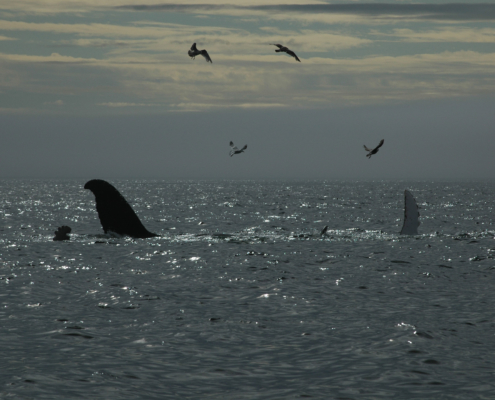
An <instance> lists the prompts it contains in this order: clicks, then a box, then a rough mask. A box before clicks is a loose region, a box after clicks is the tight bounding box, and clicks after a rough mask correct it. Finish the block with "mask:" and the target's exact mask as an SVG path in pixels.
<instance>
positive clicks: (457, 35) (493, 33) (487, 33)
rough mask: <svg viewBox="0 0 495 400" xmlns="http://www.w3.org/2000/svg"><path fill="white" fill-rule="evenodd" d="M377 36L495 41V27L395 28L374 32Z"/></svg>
mask: <svg viewBox="0 0 495 400" xmlns="http://www.w3.org/2000/svg"><path fill="white" fill-rule="evenodd" d="M373 34H374V35H377V36H387V37H391V38H398V39H399V40H402V41H405V42H416V43H425V42H456V43H495V29H493V28H481V29H473V28H463V27H456V28H455V29H454V28H440V29H435V30H428V31H414V30H412V29H394V30H393V33H381V32H376V31H375V32H373Z"/></svg>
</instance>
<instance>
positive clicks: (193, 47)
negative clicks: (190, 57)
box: [191, 43, 198, 51]
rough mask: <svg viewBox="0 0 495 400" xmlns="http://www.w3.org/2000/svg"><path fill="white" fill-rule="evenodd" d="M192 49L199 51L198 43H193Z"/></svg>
mask: <svg viewBox="0 0 495 400" xmlns="http://www.w3.org/2000/svg"><path fill="white" fill-rule="evenodd" d="M191 50H192V51H198V49H197V48H196V43H193V45H192V46H191Z"/></svg>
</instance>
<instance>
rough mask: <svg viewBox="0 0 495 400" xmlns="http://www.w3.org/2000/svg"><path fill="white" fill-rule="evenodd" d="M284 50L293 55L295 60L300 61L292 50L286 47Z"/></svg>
mask: <svg viewBox="0 0 495 400" xmlns="http://www.w3.org/2000/svg"><path fill="white" fill-rule="evenodd" d="M285 52H286V53H287V54H289V55H290V56H292V57H294V58H295V59H296V60H297V61H299V62H301V60H300V59H299V58H297V56H296V53H294V52H293V51H292V50H289V49H287V50H285Z"/></svg>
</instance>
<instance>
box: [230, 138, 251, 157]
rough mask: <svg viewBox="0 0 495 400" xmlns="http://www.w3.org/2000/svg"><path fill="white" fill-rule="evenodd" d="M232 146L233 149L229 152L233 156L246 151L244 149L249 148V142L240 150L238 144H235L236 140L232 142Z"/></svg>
mask: <svg viewBox="0 0 495 400" xmlns="http://www.w3.org/2000/svg"><path fill="white" fill-rule="evenodd" d="M230 147H232V149H231V150H230V153H229V154H230V156H231V157H232V156H233V155H234V154H240V153H244V150H246V149H247V144H245V145H244V147H243V148H242V149H240V150H239V149H238V148H237V147H236V146H234V142H230Z"/></svg>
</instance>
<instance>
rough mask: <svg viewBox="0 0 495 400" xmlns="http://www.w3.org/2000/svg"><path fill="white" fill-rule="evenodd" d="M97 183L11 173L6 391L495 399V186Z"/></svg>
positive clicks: (0, 205) (0, 269)
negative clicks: (411, 210)
mask: <svg viewBox="0 0 495 400" xmlns="http://www.w3.org/2000/svg"><path fill="white" fill-rule="evenodd" d="M84 183H85V181H79V180H77V181H76V180H74V181H72V180H46V181H42V180H3V181H0V193H1V196H0V398H2V399H82V398H86V399H297V398H315V399H384V398H389V399H447V398H448V399H494V398H495V259H494V257H495V240H494V236H495V226H494V210H493V207H494V202H495V183H493V182H398V181H394V182H383V181H377V182H332V181H308V182H295V181H286V182H284V181H273V182H268V181H266V182H265V181H177V182H169V181H158V180H155V181H152V180H110V183H112V184H113V185H114V186H115V187H116V188H117V189H118V190H119V191H120V192H121V193H122V195H123V196H124V197H125V198H126V199H127V201H128V202H129V203H130V204H131V206H132V207H133V208H134V210H135V211H136V213H137V215H138V216H139V217H140V219H141V221H142V222H143V224H144V225H145V226H146V228H147V229H148V230H150V231H152V232H155V233H158V234H160V235H161V236H160V237H157V238H151V239H136V240H133V239H130V238H125V237H112V236H110V235H105V234H103V230H102V227H101V224H100V222H99V219H98V215H97V213H96V208H95V200H94V196H93V194H92V193H91V192H90V191H88V190H84V189H83V186H84ZM405 189H407V190H409V191H411V193H412V194H413V195H414V197H415V198H416V201H417V203H418V205H419V207H420V214H421V217H420V221H421V226H420V227H419V233H420V235H418V236H400V235H398V232H399V231H400V229H401V226H402V220H403V216H404V190H405ZM62 225H68V226H70V227H71V228H72V233H71V235H70V236H71V239H70V241H67V242H56V241H53V240H52V239H53V237H54V231H55V230H56V228H57V227H59V226H62ZM326 225H327V226H328V231H327V232H326V235H324V236H321V235H320V232H321V230H322V229H323V227H324V226H326Z"/></svg>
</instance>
